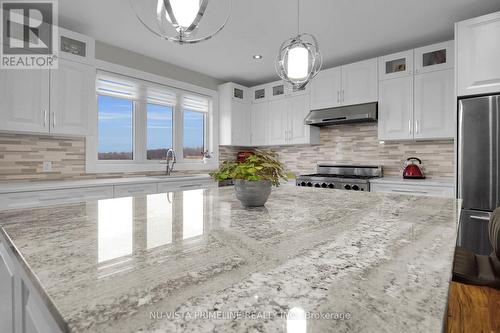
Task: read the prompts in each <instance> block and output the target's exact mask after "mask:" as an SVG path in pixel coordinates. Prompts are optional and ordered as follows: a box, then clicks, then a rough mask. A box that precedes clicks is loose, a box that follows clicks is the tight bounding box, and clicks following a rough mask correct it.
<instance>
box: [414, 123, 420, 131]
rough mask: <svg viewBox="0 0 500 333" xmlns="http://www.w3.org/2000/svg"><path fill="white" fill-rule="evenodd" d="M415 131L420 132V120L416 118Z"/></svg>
mask: <svg viewBox="0 0 500 333" xmlns="http://www.w3.org/2000/svg"><path fill="white" fill-rule="evenodd" d="M415 132H416V133H420V129H419V128H418V120H415Z"/></svg>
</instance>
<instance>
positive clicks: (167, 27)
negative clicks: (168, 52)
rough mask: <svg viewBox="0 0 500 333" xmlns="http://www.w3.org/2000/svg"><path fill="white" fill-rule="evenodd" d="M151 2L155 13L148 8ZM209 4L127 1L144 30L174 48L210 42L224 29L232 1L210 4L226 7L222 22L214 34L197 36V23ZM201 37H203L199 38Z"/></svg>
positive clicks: (197, 0) (204, 0) (188, 0)
mask: <svg viewBox="0 0 500 333" xmlns="http://www.w3.org/2000/svg"><path fill="white" fill-rule="evenodd" d="M153 1H154V2H156V4H155V7H156V13H155V11H154V9H153V8H152V5H153V4H152V2H153ZM209 2H210V1H209V0H130V3H131V6H132V9H133V10H134V12H135V15H136V17H137V19H138V20H139V22H141V23H142V25H144V26H145V27H146V29H148V30H149V31H150V32H152V33H153V34H155V35H157V36H159V37H161V38H163V39H166V40H168V41H171V42H174V43H178V44H195V43H199V42H202V41H205V40H208V39H210V38H212V37H213V36H215V35H216V34H217V33H219V32H220V31H221V30H222V29H224V27H225V26H226V24H227V22H228V20H229V16H230V13H231V7H232V0H217V2H212V3H211V4H212V5H214V4H216V5H220V7H218V8H224V7H226V9H227V10H226V11H225V13H226V14H225V18H224V20H223V21H222V23H221V24H219V25H218V28H216V29H215V30H212V31H211V32H205V33H203V32H200V30H201V29H200V23H201V20H202V19H203V18H204V17H205V15H206V11H207V9H208V7H209ZM222 14H224V13H222ZM205 20H206V19H205ZM201 34H203V36H202V37H199V36H198V35H201Z"/></svg>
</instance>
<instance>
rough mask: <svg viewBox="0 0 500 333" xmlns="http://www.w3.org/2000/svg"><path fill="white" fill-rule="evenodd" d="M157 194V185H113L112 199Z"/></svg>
mask: <svg viewBox="0 0 500 333" xmlns="http://www.w3.org/2000/svg"><path fill="white" fill-rule="evenodd" d="M154 193H157V185H156V184H155V183H152V184H133V185H115V186H114V189H113V194H114V195H113V197H114V198H122V197H130V196H134V195H141V194H154Z"/></svg>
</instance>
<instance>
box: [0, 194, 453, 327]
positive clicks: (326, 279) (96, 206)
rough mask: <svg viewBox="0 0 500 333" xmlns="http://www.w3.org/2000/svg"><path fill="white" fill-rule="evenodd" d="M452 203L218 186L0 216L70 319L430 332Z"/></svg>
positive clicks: (439, 309)
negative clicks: (256, 204) (265, 197)
mask: <svg viewBox="0 0 500 333" xmlns="http://www.w3.org/2000/svg"><path fill="white" fill-rule="evenodd" d="M459 208H460V203H459V202H458V201H457V200H455V199H445V198H430V197H416V196H402V195H393V194H379V193H361V192H352V191H339V190H323V189H310V188H297V187H292V186H283V187H280V188H278V189H273V193H272V194H271V197H270V199H269V201H268V203H267V204H266V207H264V208H252V209H245V208H242V207H241V206H240V204H239V202H238V201H237V200H236V199H235V197H234V193H233V188H221V189H205V190H191V191H184V192H175V193H169V194H153V195H147V196H146V195H142V196H137V197H133V198H132V197H129V198H117V199H108V200H99V201H89V202H86V203H79V204H67V205H60V206H51V207H50V208H36V209H23V210H15V211H6V212H1V213H0V221H1V222H0V223H2V224H3V227H2V233H4V235H5V236H8V238H9V239H10V240H11V241H12V243H13V244H11V245H12V248H13V249H14V250H15V251H18V253H17V255H18V257H19V258H20V259H22V260H24V264H25V268H26V269H29V272H28V273H29V274H31V276H33V280H34V281H39V288H40V290H41V291H43V293H44V294H45V295H46V297H47V301H48V302H50V303H52V305H53V306H54V309H55V310H56V311H57V313H56V314H55V316H57V317H59V320H61V321H62V322H63V326H64V327H65V328H66V329H67V331H69V332H100V333H101V332H120V333H125V332H158V333H159V332H214V331H216V332H286V331H287V329H288V330H289V332H292V328H294V329H296V330H295V331H293V332H302V331H304V330H303V328H304V327H305V326H307V332H331V331H335V332H351V331H352V332H373V331H377V332H403V331H404V332H407V333H409V332H441V331H442V330H443V320H444V317H445V310H446V303H447V295H448V287H449V282H450V279H451V271H452V260H453V252H454V248H455V240H456V233H457V226H458V218H459ZM289 311H290V313H293V314H295V315H296V316H295V317H294V319H292V317H291V316H289V317H288V318H287V317H286V314H287V313H288V312H289ZM297 318H302V320H301V319H297ZM304 325H305V326H304ZM304 332H305V331H304Z"/></svg>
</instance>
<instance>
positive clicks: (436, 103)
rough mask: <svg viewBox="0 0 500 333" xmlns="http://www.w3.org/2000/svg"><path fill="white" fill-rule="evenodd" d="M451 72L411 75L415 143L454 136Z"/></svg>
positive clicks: (451, 70) (449, 70) (450, 70)
mask: <svg viewBox="0 0 500 333" xmlns="http://www.w3.org/2000/svg"><path fill="white" fill-rule="evenodd" d="M453 78H454V76H453V69H448V70H444V71H438V72H429V73H425V74H420V75H415V95H414V98H415V127H414V130H415V139H440V138H453V137H454V135H455V116H454V115H455V112H454V111H455V108H454V105H455V104H454V93H453V89H454V81H453Z"/></svg>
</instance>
